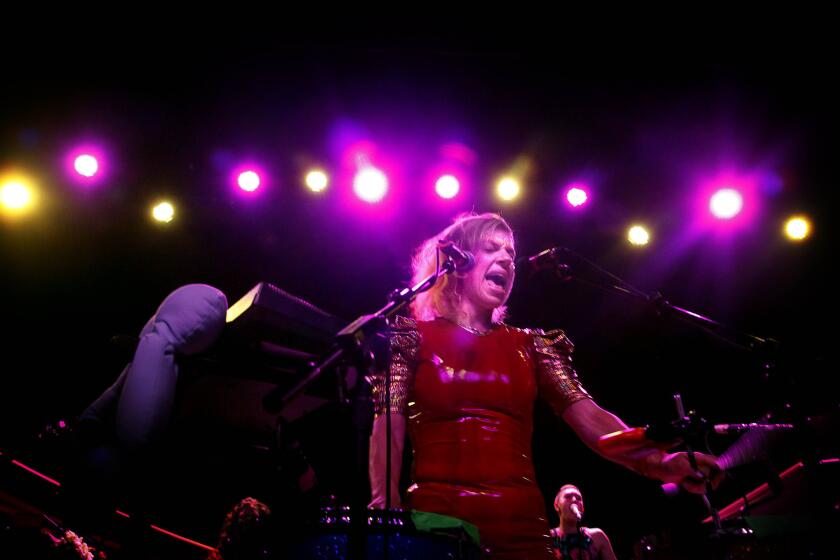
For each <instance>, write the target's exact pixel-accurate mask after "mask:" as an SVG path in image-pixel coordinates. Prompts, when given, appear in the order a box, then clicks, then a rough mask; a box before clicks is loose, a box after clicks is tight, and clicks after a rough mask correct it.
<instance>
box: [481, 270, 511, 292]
mask: <svg viewBox="0 0 840 560" xmlns="http://www.w3.org/2000/svg"><path fill="white" fill-rule="evenodd" d="M485 278H486V279H487V280H489V281H490V282H491V283H493V284H495V285H496V286H498V287H499V288H502V289H504V288H505V287H506V286H507V277H506V276H505V275H504V274H502V273H501V272H491V273H489V274H488V275H487V276H485Z"/></svg>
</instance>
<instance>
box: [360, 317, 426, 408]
mask: <svg viewBox="0 0 840 560" xmlns="http://www.w3.org/2000/svg"><path fill="white" fill-rule="evenodd" d="M388 338H389V343H388V346H389V349H390V359H389V360H388V366H387V367H388V372H389V373H390V402H391V413H392V414H403V415H404V414H405V413H406V409H407V403H408V394H409V392H410V390H411V384H412V381H413V380H414V371H415V369H416V368H417V352H418V350H419V347H420V333H419V331H418V330H417V323H416V322H415V321H414V320H413V319H409V318H406V317H401V316H396V317H394V319H393V320H392V321H391V325H390V329H389V331H388ZM369 382H370V384H371V390H372V396H373V406H374V412H375V413H376V415H377V416H379V415H380V414H384V413H385V410H386V403H387V402H388V391H386V386H385V372H384V371H382V370H377V371H375V372H374V374H373V375H372V376H371V377H370V378H369Z"/></svg>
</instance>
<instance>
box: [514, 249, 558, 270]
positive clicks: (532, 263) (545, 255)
mask: <svg viewBox="0 0 840 560" xmlns="http://www.w3.org/2000/svg"><path fill="white" fill-rule="evenodd" d="M563 250H565V248H564V247H552V248H551V249H546V250H545V251H542V252H541V253H537V254H536V255H533V256H531V257H519V258H518V259H516V268H519V269H523V268H524V269H528V270H534V271H537V270H545V269H547V268H554V265H555V264H556V263H557V256H558V254H559V253H560V252H561V251H563Z"/></svg>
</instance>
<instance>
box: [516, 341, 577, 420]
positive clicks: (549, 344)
mask: <svg viewBox="0 0 840 560" xmlns="http://www.w3.org/2000/svg"><path fill="white" fill-rule="evenodd" d="M530 332H531V334H532V335H533V341H534V342H533V343H534V347H533V352H534V354H533V356H534V366H535V368H536V377H537V390H538V392H539V396H540V397H541V398H542V399H543V400H545V401H546V402H548V404H549V405H551V408H552V409H554V412H555V414H557V415H558V416H560V415H561V414H563V412H564V411H565V410H566V409H567V408H568V407H569V405H571V404H573V403H575V402H577V401H579V400H583V399H591V398H592V397H590V396H589V393H587V392H586V389H584V388H583V385H582V384H581V382H580V379H578V376H577V373H576V372H575V369H574V367H573V366H572V351H573V350H574V345H573V344H572V341H570V340H569V339H568V337H567V336H566V333H564V332H563V331H562V330H559V329H558V330H553V331H549V332H544V331H542V330H532V331H530Z"/></svg>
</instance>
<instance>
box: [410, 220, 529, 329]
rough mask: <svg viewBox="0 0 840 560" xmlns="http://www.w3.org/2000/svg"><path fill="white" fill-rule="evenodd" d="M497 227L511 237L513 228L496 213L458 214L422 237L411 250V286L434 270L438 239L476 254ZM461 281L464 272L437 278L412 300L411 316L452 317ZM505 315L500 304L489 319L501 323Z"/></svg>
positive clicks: (424, 319) (427, 318)
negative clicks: (422, 240) (426, 236)
mask: <svg viewBox="0 0 840 560" xmlns="http://www.w3.org/2000/svg"><path fill="white" fill-rule="evenodd" d="M498 230H502V231H504V232H507V233H509V234H510V235H511V236H513V230H512V229H511V228H510V226H509V225H508V223H507V222H506V221H505V220H504V218H502V217H501V216H500V215H498V214H493V213H490V212H488V213H484V214H476V213H474V212H467V213H464V214H459V215H458V216H456V217H455V220H454V221H453V223H452V225H450V226H449V227H447V228H446V229H444V230H443V231H442V232H440V233H439V234H437V235H435V236H432V237H430V238H429V239H427V240H425V241H424V242H423V243H422V244H420V246H419V247H418V248H417V250H416V251H415V252H414V256H413V258H412V260H411V272H412V278H411V280H412V285H414V284H416V283H417V282H420V281H421V280H423V279H424V278H426V277H428V276H429V275H430V274H432V273H433V272H434V271H435V265H436V263H437V247H438V242H440V241H444V242H447V241H451V242H452V243H453V244H454V245H455V246H456V247H458V248H459V249H463V250H465V251H470V252H471V253H476V252H477V251H478V250H479V249H480V248H481V243H482V242H483V241H484V240H485V239H487V238H488V237H489V236H491V235H492V234H493V233H494V232H496V231H498ZM462 281H463V275H459V274H457V273H455V274H449V275H446V276H444V277H443V278H439V279H438V281H437V283H436V284H435V285H434V286H433V287H432V289H431V290H428V291H426V292H423V293H422V294H420V295H419V296H417V298H416V299H415V300H414V301H413V302H412V304H411V314H412V316H413V317H414V318H415V319H417V320H418V321H431V320H433V319H436V318H437V317H453V316H454V315H455V314H456V312H457V308H458V302H459V299H460V290H459V288H460V287H461V283H462ZM506 315H507V307H506V306H504V305H502V306H500V307H497V308H496V309H494V310H493V318H492V320H493V322H494V323H500V322H501V321H502V319H504V318H505V316H506Z"/></svg>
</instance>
